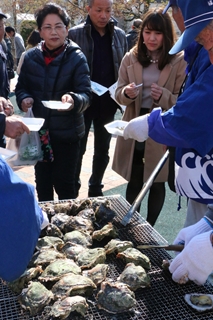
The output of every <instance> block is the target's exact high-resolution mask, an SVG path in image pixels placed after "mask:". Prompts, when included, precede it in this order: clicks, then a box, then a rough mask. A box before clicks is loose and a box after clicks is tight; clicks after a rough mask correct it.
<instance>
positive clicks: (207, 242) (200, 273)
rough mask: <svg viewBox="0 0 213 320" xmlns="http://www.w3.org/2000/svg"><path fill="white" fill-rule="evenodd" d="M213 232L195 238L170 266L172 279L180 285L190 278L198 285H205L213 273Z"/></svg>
mask: <svg viewBox="0 0 213 320" xmlns="http://www.w3.org/2000/svg"><path fill="white" fill-rule="evenodd" d="M211 237H212V231H209V232H205V233H201V234H199V235H197V236H195V237H194V238H193V239H192V240H191V241H190V242H189V243H188V245H187V246H186V247H185V248H184V249H183V251H182V252H181V253H180V254H179V255H178V256H176V258H174V259H173V261H172V262H171V264H170V266H169V271H170V272H171V273H172V279H173V280H174V281H175V282H178V283H180V280H181V279H182V278H184V277H188V278H189V279H190V280H192V281H194V282H195V283H196V284H199V285H201V284H204V283H205V281H206V280H207V278H208V276H209V275H210V273H211V272H212V271H213V247H212V242H211Z"/></svg>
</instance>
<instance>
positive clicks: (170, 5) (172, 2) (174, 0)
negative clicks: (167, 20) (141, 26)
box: [162, 0, 177, 14]
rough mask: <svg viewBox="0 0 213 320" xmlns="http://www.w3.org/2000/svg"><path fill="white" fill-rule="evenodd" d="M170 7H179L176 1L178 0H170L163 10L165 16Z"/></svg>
mask: <svg viewBox="0 0 213 320" xmlns="http://www.w3.org/2000/svg"><path fill="white" fill-rule="evenodd" d="M170 7H177V1H176V0H169V3H168V4H167V6H166V7H165V8H164V9H163V12H162V13H163V14H165V13H166V12H167V10H168V9H169V8H170Z"/></svg>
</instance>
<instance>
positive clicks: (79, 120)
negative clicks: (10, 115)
mask: <svg viewBox="0 0 213 320" xmlns="http://www.w3.org/2000/svg"><path fill="white" fill-rule="evenodd" d="M35 18H36V22H37V27H38V30H39V32H40V36H41V38H42V39H43V41H41V42H40V43H39V44H38V46H37V47H35V48H32V49H30V50H28V51H27V53H26V55H25V58H24V62H23V65H22V68H21V72H20V75H19V78H18V82H17V86H16V89H15V93H16V98H17V103H18V106H19V108H20V109H21V110H22V111H24V112H27V110H28V108H31V107H32V110H33V113H34V116H35V117H37V118H44V119H45V122H44V125H43V127H42V128H41V130H40V131H39V134H40V140H41V144H42V150H43V161H39V162H37V164H36V165H35V181H36V189H37V193H38V199H39V201H49V200H53V199H54V190H55V192H56V193H57V195H58V198H59V199H60V200H61V199H72V198H75V197H76V192H75V184H74V177H75V170H76V164H77V161H78V153H79V140H80V139H81V138H82V137H83V135H84V120H83V111H84V110H85V109H86V108H87V107H88V106H89V103H90V98H91V87H90V78H89V69H88V65H87V61H86V58H85V56H84V54H83V53H82V51H81V49H80V48H79V47H78V46H77V45H76V44H75V43H74V42H72V41H71V40H68V39H67V35H68V25H69V22H70V18H69V16H68V15H67V12H66V11H65V10H64V9H63V8H61V7H60V6H59V5H57V4H55V3H48V4H46V5H44V7H43V8H41V9H38V10H37V11H36V13H35ZM43 100H57V101H61V102H64V103H65V102H68V103H70V107H69V108H68V109H66V110H64V109H63V110H56V109H49V108H46V107H44V105H43V104H42V101H43Z"/></svg>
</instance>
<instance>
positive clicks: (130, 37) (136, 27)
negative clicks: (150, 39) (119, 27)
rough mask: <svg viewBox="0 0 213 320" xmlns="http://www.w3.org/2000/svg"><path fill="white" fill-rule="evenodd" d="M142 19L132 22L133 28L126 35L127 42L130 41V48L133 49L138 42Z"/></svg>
mask: <svg viewBox="0 0 213 320" xmlns="http://www.w3.org/2000/svg"><path fill="white" fill-rule="evenodd" d="M142 22H143V21H142V20H141V19H135V20H134V21H133V24H132V30H131V31H129V32H128V33H127V35H126V39H127V43H128V50H130V49H132V47H134V45H135V44H136V42H137V39H138V32H139V31H140V27H141V25H142Z"/></svg>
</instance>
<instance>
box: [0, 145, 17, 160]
mask: <svg viewBox="0 0 213 320" xmlns="http://www.w3.org/2000/svg"><path fill="white" fill-rule="evenodd" d="M0 155H1V156H2V158H3V159H4V160H9V159H11V158H12V157H14V156H15V155H16V152H15V151H12V150H9V149H4V148H0Z"/></svg>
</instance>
